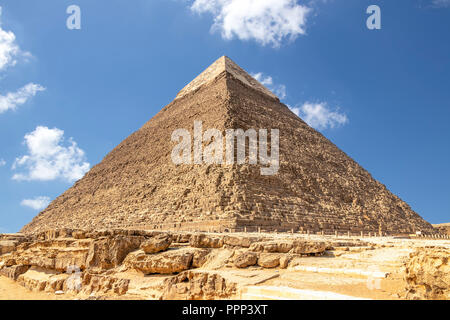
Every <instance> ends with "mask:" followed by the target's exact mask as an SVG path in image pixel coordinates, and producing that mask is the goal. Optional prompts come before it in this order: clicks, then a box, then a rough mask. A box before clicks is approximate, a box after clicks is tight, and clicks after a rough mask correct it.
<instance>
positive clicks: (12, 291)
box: [0, 230, 450, 300]
mask: <svg viewBox="0 0 450 320" xmlns="http://www.w3.org/2000/svg"><path fill="white" fill-rule="evenodd" d="M434 237H436V238H425V237H420V238H419V237H374V236H371V237H367V236H366V237H355V236H353V237H348V236H347V235H341V236H339V235H338V236H325V235H307V234H285V233H284V234H281V233H234V234H232V233H223V234H220V233H195V232H194V233H190V232H179V233H166V232H161V231H130V230H115V231H109V232H108V231H97V232H85V231H70V230H69V231H68V230H63V231H52V232H45V233H42V234H40V235H37V236H35V237H34V238H29V237H28V238H27V237H26V236H23V235H17V234H16V235H3V240H0V247H2V253H3V254H2V255H1V256H0V274H1V276H0V299H7V300H9V299H27V300H33V299H40V300H42V299H45V300H48V299H139V300H142V299H145V300H154V299H196V300H199V299H248V300H251V299H294V300H304V299H308V300H310V299H313V300H314V299H321V300H327V299H332V300H335V299H343V300H348V299H383V300H385V299H388V300H398V299H449V298H450V296H449V292H450V282H449V278H450V266H449V262H448V257H449V253H450V240H448V239H445V238H444V237H445V236H434ZM437 237H441V238H437ZM8 239H9V240H8ZM7 251H8V252H7Z"/></svg>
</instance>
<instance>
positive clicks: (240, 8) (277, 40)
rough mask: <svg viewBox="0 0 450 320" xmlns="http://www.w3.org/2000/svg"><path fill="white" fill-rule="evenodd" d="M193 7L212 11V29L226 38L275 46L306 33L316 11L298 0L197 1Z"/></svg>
mask: <svg viewBox="0 0 450 320" xmlns="http://www.w3.org/2000/svg"><path fill="white" fill-rule="evenodd" d="M191 10H192V11H194V12H196V13H199V14H203V13H209V14H212V15H213V16H214V24H213V26H212V28H211V31H213V32H214V31H219V32H220V33H221V35H222V38H224V39H233V38H235V37H237V38H238V39H240V40H244V41H246V40H255V41H256V42H258V43H260V44H262V45H263V46H265V45H272V46H273V47H279V46H280V45H281V43H282V42H283V41H284V40H286V39H288V40H294V39H295V38H297V37H298V36H299V35H304V34H305V33H306V31H305V27H306V18H307V16H308V14H309V13H310V12H311V11H312V9H311V8H309V7H307V6H305V5H300V4H298V2H297V0H195V1H194V2H193V4H192V5H191Z"/></svg>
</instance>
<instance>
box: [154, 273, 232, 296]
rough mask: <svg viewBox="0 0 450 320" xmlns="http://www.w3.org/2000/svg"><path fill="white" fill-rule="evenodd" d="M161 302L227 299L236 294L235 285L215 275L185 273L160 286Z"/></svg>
mask: <svg viewBox="0 0 450 320" xmlns="http://www.w3.org/2000/svg"><path fill="white" fill-rule="evenodd" d="M161 289H163V294H162V295H161V298H160V299H162V300H173V299H179V300H212V299H227V298H230V297H232V296H233V295H235V294H236V290H237V284H236V283H234V282H231V281H228V280H226V279H225V278H223V277H222V276H221V275H219V274H217V273H206V272H196V271H185V272H182V273H180V274H179V275H177V276H175V277H173V278H170V279H168V280H166V281H165V282H164V283H163V285H162V286H161Z"/></svg>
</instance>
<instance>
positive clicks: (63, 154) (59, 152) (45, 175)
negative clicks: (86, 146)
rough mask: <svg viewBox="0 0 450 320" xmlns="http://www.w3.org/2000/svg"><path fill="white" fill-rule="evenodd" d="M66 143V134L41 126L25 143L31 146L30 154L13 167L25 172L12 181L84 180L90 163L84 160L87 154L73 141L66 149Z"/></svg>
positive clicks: (29, 135)
mask: <svg viewBox="0 0 450 320" xmlns="http://www.w3.org/2000/svg"><path fill="white" fill-rule="evenodd" d="M63 142H64V131H62V130H60V129H57V128H54V129H49V128H47V127H41V126H38V127H37V128H36V130H34V131H33V132H31V133H29V134H27V135H25V141H24V143H25V144H26V146H27V147H28V154H27V155H24V156H22V157H20V158H17V159H16V160H15V162H14V164H13V170H16V169H18V168H24V169H25V172H22V173H17V174H15V175H14V176H13V179H14V180H19V181H21V180H40V181H49V180H55V179H62V180H65V181H67V182H74V181H76V180H79V179H81V178H82V177H83V176H84V174H85V173H86V172H87V171H88V170H89V168H90V164H89V163H88V162H86V161H85V160H86V156H85V153H84V151H83V150H81V149H80V148H78V146H77V143H76V142H75V141H73V140H72V138H70V139H69V141H68V142H69V143H68V145H67V146H64V145H63Z"/></svg>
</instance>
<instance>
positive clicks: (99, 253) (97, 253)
mask: <svg viewBox="0 0 450 320" xmlns="http://www.w3.org/2000/svg"><path fill="white" fill-rule="evenodd" d="M143 241H144V237H141V236H128V237H126V236H117V237H114V238H107V237H104V238H100V239H96V240H94V241H93V242H92V243H91V245H90V247H89V254H88V256H87V259H86V266H87V267H88V268H99V269H102V270H107V269H111V268H114V267H117V266H119V265H120V264H121V263H122V261H123V260H124V259H125V257H126V256H127V255H128V254H129V253H130V252H131V251H134V250H136V249H138V248H139V247H140V245H141V243H142V242H143Z"/></svg>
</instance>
